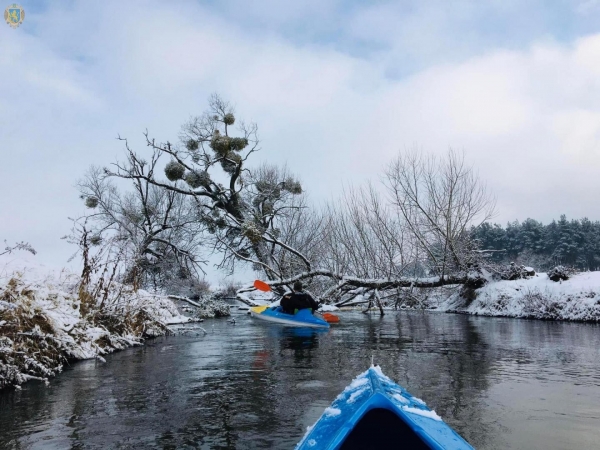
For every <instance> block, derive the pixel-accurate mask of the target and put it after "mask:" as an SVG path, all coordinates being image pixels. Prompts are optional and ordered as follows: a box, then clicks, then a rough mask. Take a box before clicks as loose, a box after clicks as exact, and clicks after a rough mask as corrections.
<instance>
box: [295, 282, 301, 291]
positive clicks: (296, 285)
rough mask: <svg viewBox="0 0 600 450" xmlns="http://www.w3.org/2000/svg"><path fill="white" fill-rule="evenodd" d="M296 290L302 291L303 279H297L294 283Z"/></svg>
mask: <svg viewBox="0 0 600 450" xmlns="http://www.w3.org/2000/svg"><path fill="white" fill-rule="evenodd" d="M294 290H295V291H301V290H302V281H296V282H295V283H294Z"/></svg>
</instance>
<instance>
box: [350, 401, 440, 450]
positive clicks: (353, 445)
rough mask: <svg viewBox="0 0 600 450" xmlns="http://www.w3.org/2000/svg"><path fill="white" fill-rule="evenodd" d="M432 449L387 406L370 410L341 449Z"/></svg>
mask: <svg viewBox="0 0 600 450" xmlns="http://www.w3.org/2000/svg"><path fill="white" fill-rule="evenodd" d="M366 449H378V450H386V449H390V450H391V449H394V450H398V449H411V450H430V449H431V447H430V446H429V445H427V444H426V443H425V442H424V441H423V440H422V439H421V438H420V437H419V435H418V434H417V433H415V432H414V430H413V429H412V428H411V427H409V426H408V425H407V424H406V422H404V420H402V419H401V418H400V417H398V415H397V414H395V413H393V412H392V411H390V410H388V409H385V408H374V409H371V410H370V411H368V412H367V413H366V414H365V415H364V416H363V417H362V418H361V419H360V420H359V421H358V422H357V423H356V425H355V426H354V428H353V429H352V431H351V432H350V434H348V436H347V437H346V439H345V440H344V442H342V445H341V447H340V450H366Z"/></svg>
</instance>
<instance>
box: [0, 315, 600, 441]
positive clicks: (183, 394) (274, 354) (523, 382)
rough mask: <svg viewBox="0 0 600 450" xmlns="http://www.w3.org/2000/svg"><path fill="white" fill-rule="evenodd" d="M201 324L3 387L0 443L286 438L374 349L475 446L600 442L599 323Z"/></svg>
mask: <svg viewBox="0 0 600 450" xmlns="http://www.w3.org/2000/svg"><path fill="white" fill-rule="evenodd" d="M204 327H205V328H207V329H208V331H209V334H208V335H207V336H200V337H185V336H182V337H169V338H163V339H157V340H154V341H151V342H149V343H148V345H146V346H145V347H143V348H138V349H130V350H127V351H125V352H121V353H117V354H115V355H111V356H110V357H109V358H107V359H108V362H107V363H106V364H101V363H99V362H95V361H87V362H83V363H78V364H75V365H74V366H73V367H72V368H70V369H68V370H66V371H65V373H64V374H62V375H61V376H59V377H58V378H56V379H55V380H53V381H52V383H51V385H50V386H49V387H45V386H44V385H42V384H35V383H30V384H27V385H26V386H25V387H24V389H23V391H21V392H19V391H6V392H4V393H1V394H0V448H9V449H17V448H70V447H71V448H111V447H112V448H129V447H136V448H137V447H142V448H220V449H230V448H231V449H233V448H242V449H243V448H293V446H294V444H295V443H296V442H297V441H298V439H299V438H300V437H301V436H302V434H303V433H304V430H305V427H306V426H307V425H309V424H310V423H312V422H314V420H316V418H317V417H318V416H319V415H320V414H321V412H322V411H323V408H324V407H325V406H327V405H328V404H329V403H330V402H331V401H332V400H333V399H334V398H335V397H336V396H337V394H339V392H340V391H341V390H342V389H343V388H344V387H345V386H346V385H347V384H348V383H349V382H350V380H351V379H352V378H354V377H355V376H356V375H357V374H358V373H359V372H362V371H363V370H365V369H366V368H367V367H368V365H369V364H370V362H371V358H373V359H374V360H375V362H377V363H379V364H380V365H381V366H382V367H383V369H384V371H385V372H386V373H387V374H388V375H389V376H390V377H392V378H394V379H395V380H396V381H398V382H399V383H400V384H402V385H403V386H404V387H406V388H407V389H408V390H409V391H411V392H412V393H413V394H414V395H416V396H417V397H420V398H423V399H424V400H426V401H427V403H428V404H429V405H430V406H431V407H432V408H434V409H435V410H436V411H437V412H438V413H439V414H440V415H441V416H442V417H443V418H444V419H445V420H446V421H448V422H449V423H450V424H451V425H452V426H454V427H455V428H456V429H457V430H458V431H459V432H460V433H461V434H463V436H465V438H466V439H467V440H469V441H470V442H471V443H472V444H473V445H474V446H475V447H476V448H484V449H501V448H502V449H504V448H515V449H518V448H547V449H552V448H561V449H562V448H576V447H577V448H594V445H595V441H596V440H597V436H598V434H597V431H596V428H597V424H598V420H600V407H599V406H598V405H599V404H600V389H598V387H599V385H600V376H599V374H600V371H599V370H598V369H599V366H598V361H599V358H598V357H599V356H600V354H599V352H600V350H599V348H600V333H598V331H600V327H598V326H594V325H585V324H569V323H551V322H536V321H522V320H521V321H519V320H510V319H490V318H480V317H471V316H462V315H447V314H430V313H429V314H428V313H406V312H402V313H398V314H387V315H386V316H384V317H383V318H381V317H379V316H378V315H373V316H365V315H362V314H360V313H344V314H343V315H342V322H341V323H340V324H339V325H334V326H333V327H332V328H331V329H330V330H325V331H319V330H314V329H300V328H297V329H294V328H283V327H280V326H277V325H269V324H264V323H259V322H258V321H255V320H252V319H251V318H249V317H247V316H246V315H243V314H240V315H239V317H238V318H237V324H236V325H231V324H229V323H227V322H226V321H218V320H215V321H212V322H211V321H209V322H207V323H205V324H204Z"/></svg>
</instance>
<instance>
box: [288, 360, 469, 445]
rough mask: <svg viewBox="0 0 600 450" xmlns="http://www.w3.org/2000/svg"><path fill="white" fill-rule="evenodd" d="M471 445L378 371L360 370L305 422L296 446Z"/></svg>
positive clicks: (374, 369) (416, 399)
mask: <svg viewBox="0 0 600 450" xmlns="http://www.w3.org/2000/svg"><path fill="white" fill-rule="evenodd" d="M363 448H377V449H381V450H385V449H404V448H405V449H413V450H419V449H434V450H449V449H454V450H473V447H471V445H469V444H468V443H467V442H466V441H465V440H464V439H463V438H462V437H461V436H460V435H458V433H456V432H455V431H454V430H453V429H452V428H450V427H449V426H448V425H447V424H446V423H445V422H444V421H443V420H442V419H441V418H440V417H439V416H438V415H437V414H436V413H435V411H432V410H430V409H429V408H427V406H425V403H424V402H423V401H422V400H420V399H418V398H416V397H413V396H412V395H410V394H409V393H408V392H407V391H406V390H405V389H403V388H402V387H400V386H398V385H397V384H396V383H394V382H393V381H392V380H391V379H389V378H388V377H387V376H385V375H384V374H383V372H382V371H381V369H380V368H379V367H378V366H371V368H369V370H367V371H366V372H363V373H361V374H360V375H359V376H358V377H356V378H355V379H354V380H353V381H352V383H350V385H349V386H348V387H346V389H344V391H343V392H342V393H341V394H340V395H338V396H337V398H336V399H335V400H334V401H333V403H332V404H331V406H330V407H328V408H326V409H325V411H324V412H323V414H322V415H321V417H320V418H319V420H317V422H316V423H315V424H314V425H313V426H312V427H309V428H308V430H307V432H306V434H305V435H304V437H303V438H302V440H301V441H300V442H299V443H298V445H297V446H296V450H307V449H312V450H314V449H319V450H334V449H341V450H350V449H363Z"/></svg>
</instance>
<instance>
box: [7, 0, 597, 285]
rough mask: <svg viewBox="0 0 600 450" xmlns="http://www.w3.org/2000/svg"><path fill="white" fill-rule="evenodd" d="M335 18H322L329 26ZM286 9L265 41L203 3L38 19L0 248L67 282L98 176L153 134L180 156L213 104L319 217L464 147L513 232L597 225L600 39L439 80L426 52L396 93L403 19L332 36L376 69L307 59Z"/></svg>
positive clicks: (19, 74)
mask: <svg viewBox="0 0 600 450" xmlns="http://www.w3.org/2000/svg"><path fill="white" fill-rule="evenodd" d="M229 5H230V6H231V4H229ZM260 5H262V6H260ZM260 5H258V6H257V7H256V8H259V7H260V8H265V9H269V8H270V6H269V5H270V4H269V3H262V4H260ZM278 5H279V4H278ZM24 6H25V7H26V9H27V6H26V5H24ZM225 6H227V5H225ZM271 6H273V5H271ZM337 7H339V5H338V4H337V3H335V2H326V5H325V7H324V11H323V17H324V18H327V17H332V16H333V15H334V12H335V11H336V8H337ZM115 8H117V9H118V10H119V14H115ZM231 8H233V7H232V6H231ZM274 8H275V9H273V10H271V14H272V15H273V18H272V20H273V21H274V22H275V23H274V24H273V26H272V27H271V29H270V31H268V32H258V31H256V30H253V31H249V30H248V29H247V27H246V26H244V24H242V23H238V22H236V21H232V20H231V17H232V16H231V15H232V14H233V13H232V12H231V11H230V10H223V11H215V10H214V9H211V8H209V7H207V6H202V5H201V4H197V3H192V2H182V3H177V6H176V7H174V6H172V4H169V3H164V2H153V3H146V4H145V5H144V7H143V8H141V7H139V6H136V5H135V4H133V3H124V4H123V3H115V2H106V3H92V4H89V3H85V4H84V3H75V4H73V5H71V6H69V7H68V8H66V7H64V6H56V5H54V4H52V5H49V6H48V9H47V10H45V11H44V12H42V13H39V14H35V13H33V14H31V15H28V16H27V20H28V21H29V20H30V21H31V26H32V28H34V29H35V32H32V31H28V29H27V28H26V24H23V25H22V28H19V29H18V30H12V29H10V28H8V27H0V81H1V82H2V86H3V89H2V90H1V91H0V121H1V122H0V123H2V129H1V131H2V137H3V142H2V165H1V167H2V169H1V174H0V189H1V190H2V192H3V194H2V196H0V210H1V211H2V215H1V217H0V229H1V234H0V237H2V238H6V239H9V240H12V241H15V240H22V239H24V240H29V241H31V242H32V243H33V244H34V245H35V246H36V247H37V248H38V250H40V254H39V255H38V256H39V258H40V259H41V260H42V261H44V262H52V263H55V264H57V265H60V264H63V263H64V262H65V261H66V259H67V257H68V255H70V253H71V251H72V249H71V248H69V246H67V245H66V244H65V243H64V241H61V240H59V237H60V236H61V235H64V234H66V233H67V232H68V229H69V221H68V220H67V217H68V216H77V215H79V214H82V213H83V212H84V208H83V206H82V205H81V202H80V201H79V199H78V198H77V195H76V191H75V189H74V188H73V186H74V184H75V182H76V180H77V179H78V178H79V177H80V176H81V175H82V174H83V173H84V171H85V170H86V168H87V167H88V166H89V165H90V164H99V165H106V164H109V163H110V162H112V161H114V160H115V158H117V157H119V156H120V155H121V151H122V146H121V144H120V143H119V142H118V141H116V140H115V137H116V136H117V135H118V134H121V135H122V136H126V137H128V138H130V139H131V143H132V145H133V146H134V147H135V148H137V149H138V150H140V151H144V148H143V142H142V139H141V133H142V132H143V131H144V129H146V128H148V129H149V131H150V133H151V134H152V135H153V136H156V137H157V139H159V140H167V139H170V140H174V139H175V138H176V136H177V134H178V131H179V126H180V125H181V123H182V122H184V121H185V120H186V119H187V118H188V117H189V116H190V115H192V114H197V113H200V112H201V111H202V110H203V109H204V107H205V104H206V98H207V96H208V95H209V94H210V93H211V92H214V91H217V92H219V93H221V94H222V95H223V96H225V97H227V98H229V99H231V100H232V101H233V102H234V103H235V104H236V105H237V110H238V116H239V117H243V118H246V119H247V120H254V121H256V122H257V123H258V124H259V127H260V136H261V137H262V139H263V150H262V151H261V152H260V154H259V156H258V160H266V161H272V162H276V163H280V164H284V163H288V165H289V167H290V168H291V169H292V170H293V171H295V172H296V173H298V174H299V176H300V178H301V179H303V180H304V183H305V185H306V188H307V190H308V191H309V192H310V194H311V197H312V198H313V199H314V200H315V201H316V202H319V201H323V200H327V199H329V198H331V197H333V196H335V195H337V194H338V193H340V191H341V189H342V186H343V184H344V183H346V184H349V183H358V182H362V181H364V180H367V179H369V178H377V177H378V175H379V173H380V172H381V169H382V167H383V165H384V164H385V163H386V162H387V161H388V160H390V159H391V158H393V157H394V155H395V154H397V152H398V151H402V150H403V149H405V148H407V147H412V146H413V145H419V146H421V147H422V148H423V149H425V150H427V151H433V152H438V153H442V152H444V151H446V149H447V148H448V147H449V146H452V147H454V148H462V149H464V150H465V152H466V154H467V157H468V159H469V161H471V162H472V163H473V164H474V165H475V166H476V167H477V168H478V170H479V172H480V174H481V175H482V177H483V178H485V179H486V181H487V183H488V185H489V186H490V188H491V189H492V190H493V191H494V192H495V193H496V195H497V197H498V212H499V215H498V217H497V220H499V221H501V222H505V221H507V220H513V219H525V218H526V217H533V218H536V219H540V220H544V221H547V220H550V219H551V218H554V217H557V216H558V215H559V214H561V213H566V214H568V215H569V216H572V217H581V216H589V217H590V218H592V219H600V210H599V208H598V201H597V198H596V197H597V192H598V190H599V188H600V181H599V177H598V176H597V171H598V168H599V167H600V165H599V164H600V148H599V146H598V144H599V140H598V138H599V136H600V135H599V133H600V106H598V105H600V102H599V100H600V98H599V97H600V86H599V83H600V82H599V81H598V80H600V77H599V76H598V75H599V72H600V35H589V36H587V37H583V38H580V39H576V40H574V41H572V42H570V43H567V44H564V43H559V42H556V41H554V40H553V39H550V38H548V37H545V36H544V37H540V38H539V39H538V40H536V41H535V42H533V43H532V44H530V45H526V46H523V47H522V48H519V49H506V48H495V47H493V46H490V47H488V48H485V49H481V48H478V49H474V50H469V51H461V52H459V53H460V55H461V56H460V58H454V59H453V58H439V61H437V63H436V58H438V56H436V55H438V54H439V53H440V52H443V46H442V47H440V48H437V49H434V50H431V49H432V48H433V47H432V45H433V44H431V43H428V41H429V40H431V39H433V38H431V37H429V38H428V37H427V36H417V37H416V38H415V39H416V41H415V42H417V44H416V45H415V46H414V47H415V48H414V52H415V55H417V56H418V55H419V51H418V50H419V49H420V48H421V49H424V50H423V51H424V52H427V51H430V54H429V57H428V58H427V64H424V65H423V66H422V67H421V69H420V70H418V71H413V73H411V74H410V75H406V74H405V75H404V76H401V77H390V76H389V74H390V72H389V71H390V67H392V66H394V65H401V62H402V61H401V60H399V61H395V58H397V57H398V56H399V55H402V54H406V51H405V50H403V48H404V47H405V46H406V45H408V44H410V39H409V37H408V34H406V33H407V31H406V30H395V29H394V27H393V21H390V20H389V17H394V16H393V14H396V15H399V14H400V15H401V14H402V10H399V9H398V8H395V7H392V6H391V4H385V5H383V6H379V7H373V8H369V9H363V10H361V11H360V12H361V13H362V14H363V15H362V16H358V14H359V11H358V10H357V8H355V9H350V12H349V13H348V14H350V15H351V16H352V15H354V16H352V17H354V20H350V19H349V22H348V23H347V24H345V25H344V26H341V25H335V27H334V28H336V29H341V30H342V31H341V32H340V33H342V34H343V35H344V36H346V35H349V36H351V37H352V39H354V40H355V41H360V40H366V41H369V42H376V43H378V44H380V45H381V47H380V48H379V50H378V52H379V53H378V54H377V57H373V55H370V56H365V55H362V54H353V53H352V52H348V51H346V50H345V49H343V48H339V47H337V46H335V45H329V44H328V43H327V42H326V41H322V40H320V39H316V40H313V41H310V42H303V43H298V42H296V41H294V40H293V39H290V37H289V36H286V35H285V33H282V32H280V31H279V27H283V26H285V24H289V23H291V22H294V21H295V20H299V19H298V18H300V19H303V20H305V19H306V16H307V14H309V12H310V11H312V9H306V8H304V7H302V8H301V7H300V6H298V7H297V8H296V9H293V8H292V9H289V10H288V9H285V10H284V11H279V9H278V8H281V6H277V7H274ZM261 11H262V9H255V10H254V13H255V14H256V15H258V16H260V12H261ZM414 14H416V13H414ZM414 14H413V15H414ZM454 14H455V15H459V16H460V11H456V12H454ZM463 14H468V15H469V17H472V16H473V15H475V13H474V12H469V11H467V12H466V13H465V12H464V11H463ZM418 15H419V17H420V19H419V20H418V21H416V19H415V22H414V24H413V31H411V33H413V34H415V35H418V34H419V32H418V30H419V26H423V27H426V26H427V24H428V23H431V24H436V23H437V24H438V25H435V26H434V25H432V28H431V29H430V31H431V33H432V34H431V36H436V38H435V39H443V37H444V36H448V35H449V34H448V33H450V34H451V33H452V27H450V26H449V24H448V23H446V22H445V19H444V17H446V18H447V17H448V15H445V16H443V17H439V16H438V14H437V13H434V12H427V10H425V9H423V10H419V11H418ZM266 17H267V18H268V17H271V16H266ZM323 17H321V18H320V19H318V20H317V22H319V23H317V24H316V25H315V27H316V28H319V27H321V26H322V24H320V21H322V20H324V19H323ZM411 17H412V16H411ZM263 19H264V18H263ZM459 19H460V17H459V18H458V19H452V20H454V22H451V23H457V22H456V20H459ZM239 20H241V19H239ZM247 20H257V21H258V20H259V19H258V18H253V17H252V16H251V17H250V18H248V19H247ZM261 20H262V19H261ZM264 20H267V19H264ZM268 20H271V19H268ZM332 20H334V19H332ZM461 20H462V19H461ZM469 20H470V19H469ZM459 22H460V21H459ZM294 23H296V22H294ZM420 23H422V24H423V25H419V26H417V25H418V24H420ZM425 29H426V28H425ZM426 30H427V29H426ZM467 31H469V30H467ZM422 34H426V33H425V32H423V33H422ZM474 34H477V32H476V30H473V29H471V30H470V32H468V33H467V35H469V36H470V35H474ZM386 36H387V37H386ZM343 39H347V37H344V38H343ZM449 39H450V40H452V39H455V40H456V39H458V40H459V41H460V39H459V38H457V37H456V36H455V37H451V38H449ZM407 42H408V44H407ZM459 44H460V42H459V43H458V44H456V45H459ZM464 45H465V46H467V47H468V46H469V45H470V44H468V43H464ZM428 49H429V50H428ZM358 53H360V52H358ZM258 160H257V162H258ZM214 279H218V276H216V275H215V276H214Z"/></svg>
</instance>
